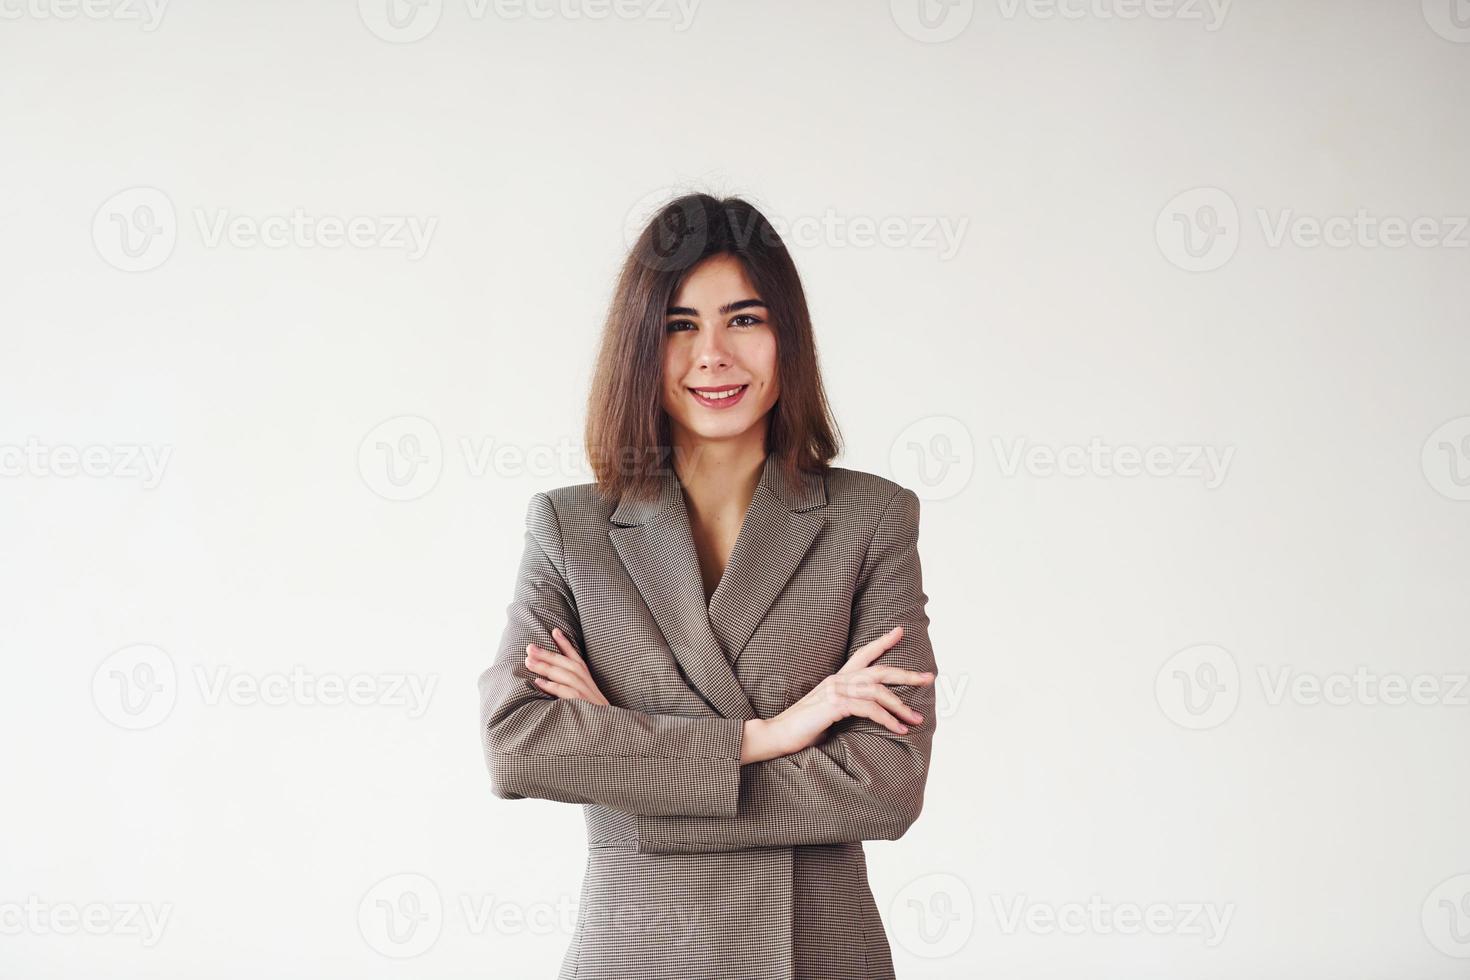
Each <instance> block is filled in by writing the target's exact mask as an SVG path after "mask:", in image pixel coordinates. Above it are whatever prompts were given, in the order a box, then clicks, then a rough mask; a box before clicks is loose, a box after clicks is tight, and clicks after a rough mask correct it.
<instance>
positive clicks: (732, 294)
mask: <svg viewBox="0 0 1470 980" xmlns="http://www.w3.org/2000/svg"><path fill="white" fill-rule="evenodd" d="M736 294H738V295H736ZM674 295H675V299H676V301H680V302H679V305H680V306H696V305H698V304H697V303H689V302H683V300H688V299H691V298H693V297H698V296H706V297H709V298H711V299H716V300H720V301H724V300H730V299H754V298H756V295H757V294H756V291H755V287H754V286H752V285H751V282H750V279H749V277H747V276H746V274H745V266H743V265H742V264H741V263H740V260H739V259H737V258H735V257H734V256H733V255H712V256H710V257H709V258H707V259H705V260H704V261H703V262H701V263H699V264H698V265H696V266H695V267H694V268H693V269H690V270H689V274H688V275H687V276H685V277H684V281H683V282H682V283H680V284H679V288H678V290H677V291H676V292H675V294H674Z"/></svg>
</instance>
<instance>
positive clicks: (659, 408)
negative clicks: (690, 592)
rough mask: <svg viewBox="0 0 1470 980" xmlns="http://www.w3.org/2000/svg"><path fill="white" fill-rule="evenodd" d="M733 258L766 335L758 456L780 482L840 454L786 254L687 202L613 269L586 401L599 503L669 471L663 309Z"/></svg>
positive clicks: (647, 490)
mask: <svg viewBox="0 0 1470 980" xmlns="http://www.w3.org/2000/svg"><path fill="white" fill-rule="evenodd" d="M712 255H730V256H733V257H734V258H736V259H738V260H739V262H740V264H741V265H742V266H744V268H745V274H746V276H747V278H749V279H750V281H751V283H752V285H754V286H755V288H756V290H757V291H759V293H760V297H761V299H762V300H763V301H764V302H765V304H766V308H767V310H768V311H769V313H770V317H771V321H772V322H773V323H774V327H775V331H776V366H777V372H778V378H779V381H780V386H781V393H780V395H779V396H778V397H777V399H776V403H775V405H774V406H773V407H772V409H771V411H770V413H769V414H768V415H767V429H766V451H767V452H768V453H773V454H776V455H778V456H779V462H780V464H781V465H782V466H783V467H785V472H786V475H787V477H788V479H790V480H792V481H793V482H794V481H795V478H796V476H797V474H798V471H806V472H811V473H825V472H826V471H827V469H828V467H829V466H830V464H831V462H832V459H833V458H834V457H835V456H836V455H837V452H838V449H839V448H840V443H839V437H838V435H837V423H836V420H835V419H833V417H832V410H831V406H830V405H829V404H828V402H827V395H826V392H825V390H824V389H823V387H822V375H821V371H820V370H819V368H818V366H817V349H816V341H815V339H814V337H813V336H812V320H811V313H810V312H809V311H808V309H807V305H806V294H805V292H803V290H802V288H801V277H800V276H798V275H797V272H796V265H795V264H794V263H793V262H792V261H791V255H790V253H789V252H788V251H787V250H786V244H785V243H784V242H783V241H782V240H781V236H780V235H778V234H776V229H775V228H773V227H771V223H770V222H769V221H767V220H766V217H765V215H763V214H761V213H760V211H758V210H756V208H755V207H754V206H753V205H751V204H750V203H748V202H746V201H744V200H741V199H740V198H738V197H727V198H724V199H723V200H720V199H718V198H714V197H711V196H710V195H708V194H688V195H685V196H683V197H679V198H676V199H675V200H673V201H670V202H669V203H668V204H665V205H664V206H663V207H662V208H660V209H659V211H658V212H657V213H656V214H655V215H654V216H653V217H652V218H651V219H650V220H649V222H648V224H647V226H645V227H644V229H643V231H642V233H641V234H640V235H639V236H638V240H637V242H635V243H634V245H633V247H632V249H631V250H630V251H629V253H628V257H627V259H626V260H625V261H624V262H623V268H622V271H621V273H620V274H619V276H618V282H617V288H616V289H615V291H614V293H613V299H612V303H611V305H610V307H609V309H608V313H607V321H606V324H605V325H604V327H603V331H602V341H601V344H600V348H599V351H598V355H597V365H596V368H595V370H594V372H593V376H592V386H591V390H590V392H589V393H588V398H587V428H586V444H587V457H588V460H589V462H590V463H591V465H592V471H593V474H594V475H595V476H596V479H597V484H598V489H599V492H600V493H601V494H602V496H603V497H604V499H606V500H609V501H615V500H617V499H618V497H619V496H620V495H622V494H623V493H624V492H629V493H631V495H632V496H634V497H643V496H647V495H650V494H652V493H653V492H654V491H655V489H656V488H657V485H658V483H659V480H660V475H661V474H662V473H663V472H664V467H665V466H667V465H670V463H671V461H670V460H669V456H670V454H671V453H672V452H673V440H672V436H671V434H670V431H669V417H668V413H666V412H665V411H664V410H663V403H662V394H661V393H662V381H663V351H664V347H663V345H664V343H665V339H666V332H665V331H666V317H667V312H668V307H669V304H670V303H671V302H672V301H673V298H674V296H675V295H677V294H678V291H679V287H680V285H681V284H682V283H683V281H684V279H685V277H686V276H688V274H689V272H690V270H691V269H693V268H694V267H695V266H696V265H698V264H699V263H700V262H702V261H704V260H705V259H707V258H709V257H710V256H712Z"/></svg>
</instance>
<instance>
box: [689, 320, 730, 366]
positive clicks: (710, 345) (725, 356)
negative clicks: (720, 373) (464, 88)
mask: <svg viewBox="0 0 1470 980" xmlns="http://www.w3.org/2000/svg"><path fill="white" fill-rule="evenodd" d="M726 340H727V338H726V336H725V333H724V331H722V330H720V329H719V328H715V329H714V330H701V331H699V336H698V339H697V341H696V345H697V346H696V348H695V363H696V364H697V365H698V366H699V367H701V368H705V369H715V368H723V367H729V366H730V360H731V359H730V351H729V348H728V347H727V346H726Z"/></svg>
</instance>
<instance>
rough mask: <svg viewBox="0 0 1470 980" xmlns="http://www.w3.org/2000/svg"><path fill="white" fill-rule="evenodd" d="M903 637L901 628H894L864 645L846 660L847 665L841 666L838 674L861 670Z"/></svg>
mask: <svg viewBox="0 0 1470 980" xmlns="http://www.w3.org/2000/svg"><path fill="white" fill-rule="evenodd" d="M902 636H903V627H902V626H895V627H893V629H891V630H889V631H888V632H887V633H884V634H883V635H882V636H880V637H878V638H877V639H876V640H873V641H872V642H871V643H864V644H863V645H862V646H860V647H858V648H857V651H856V652H854V653H853V655H852V656H850V657H848V658H847V663H845V664H843V665H842V669H841V670H839V671H838V673H839V674H848V673H851V672H852V671H855V670H862V669H863V668H864V667H866V666H868V665H869V664H871V663H872V662H873V661H874V660H877V659H878V658H879V657H881V656H882V655H883V652H884V651H885V650H887V649H888V648H889V647H891V646H893V644H895V643H897V642H898V641H899V639H900V638H901V637H902Z"/></svg>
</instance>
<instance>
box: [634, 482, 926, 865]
mask: <svg viewBox="0 0 1470 980" xmlns="http://www.w3.org/2000/svg"><path fill="white" fill-rule="evenodd" d="M918 541H919V498H918V496H917V495H915V494H914V492H913V491H912V490H909V489H907V488H904V489H900V490H899V492H898V493H897V494H896V495H895V496H894V497H893V498H892V499H891V500H890V501H889V503H888V507H887V509H886V511H885V512H884V515H883V517H882V519H881V520H880V522H879V526H878V529H877V530H876V531H875V533H874V535H873V538H872V540H871V542H870V543H869V545H868V553H867V556H866V557H865V558H864V560H863V568H862V571H861V572H860V574H859V579H858V584H857V587H856V589H855V591H854V593H853V600H852V602H853V611H852V625H851V631H850V633H849V646H848V652H849V656H850V655H851V654H852V653H853V652H856V650H857V649H858V647H860V646H862V645H864V644H866V643H870V642H872V641H873V640H876V639H877V638H878V637H880V636H882V635H883V634H884V633H886V632H888V631H889V630H891V629H892V628H893V627H895V626H900V625H901V626H903V637H902V639H900V640H899V641H898V642H897V643H895V644H894V645H893V646H891V647H889V648H888V649H887V650H886V651H884V653H883V655H882V656H881V657H879V658H878V660H877V661H876V663H879V664H888V665H892V666H896V667H906V668H908V669H910V670H919V671H932V670H935V669H936V668H935V663H934V653H933V650H932V649H931V648H930V645H929V617H928V615H927V613H926V612H925V604H926V603H927V602H928V596H926V595H925V594H924V587H923V576H922V573H921V570H920V565H919V553H918ZM889 689H890V690H891V691H892V692H893V693H894V694H896V695H898V697H899V699H900V700H902V701H903V702H904V704H906V705H908V706H909V707H911V708H914V709H916V710H917V711H919V712H920V713H921V714H923V716H924V720H923V722H922V723H921V724H918V725H910V726H909V730H908V732H907V733H906V734H903V735H899V734H897V733H895V732H892V731H890V730H889V729H887V728H885V727H884V726H882V725H880V724H879V723H878V722H876V721H873V720H871V719H868V718H862V717H859V716H849V717H847V718H843V719H841V720H840V721H838V722H837V723H836V724H835V725H833V726H832V728H831V729H830V730H829V734H828V736H827V737H826V739H825V740H823V741H822V742H820V743H818V744H816V745H813V746H810V747H808V748H805V749H802V750H801V751H799V752H795V753H793V754H791V755H787V756H782V757H780V758H776V759H767V760H764V761H762V762H756V763H750V764H747V765H746V766H744V767H743V768H742V771H741V774H740V785H739V788H738V792H739V800H738V801H737V807H736V810H737V812H736V813H734V814H733V815H722V816H718V817H695V816H672V817H670V816H654V815H639V816H638V818H637V825H638V849H639V851H640V852H641V853H645V854H701V853H708V852H712V851H733V850H742V849H745V848H756V847H792V846H800V845H809V844H837V843H848V842H853V841H861V840H897V839H898V838H899V837H901V836H903V834H904V832H905V831H906V830H908V828H909V826H910V825H911V824H912V823H913V822H914V821H915V820H916V819H917V818H918V816H919V812H920V811H921V810H922V809H923V803H924V784H925V780H926V778H927V775H928V770H929V755H930V747H931V745H932V742H933V738H934V729H935V717H934V706H935V696H934V685H932V684H929V685H917V686H910V685H889Z"/></svg>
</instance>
